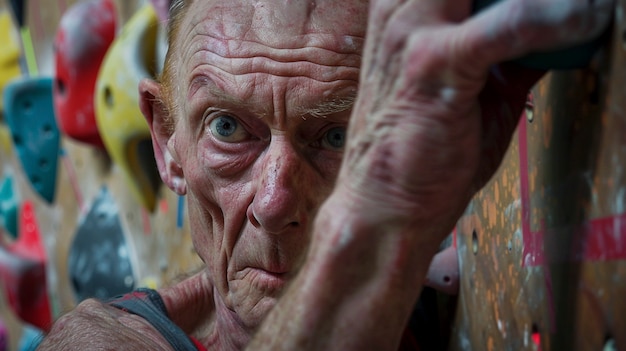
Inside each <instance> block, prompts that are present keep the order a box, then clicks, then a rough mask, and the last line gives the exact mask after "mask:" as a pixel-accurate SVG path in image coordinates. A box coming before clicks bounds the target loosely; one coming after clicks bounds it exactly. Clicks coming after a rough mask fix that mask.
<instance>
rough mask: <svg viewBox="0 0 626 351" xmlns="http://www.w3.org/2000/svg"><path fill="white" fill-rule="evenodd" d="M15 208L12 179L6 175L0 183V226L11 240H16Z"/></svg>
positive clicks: (15, 198) (15, 195)
mask: <svg viewBox="0 0 626 351" xmlns="http://www.w3.org/2000/svg"><path fill="white" fill-rule="evenodd" d="M17 206H18V200H17V194H16V191H15V188H14V185H13V177H11V176H10V175H7V176H5V177H4V180H2V181H1V182H0V226H1V227H4V228H5V229H6V230H7V231H8V232H9V234H11V236H12V237H13V238H17Z"/></svg>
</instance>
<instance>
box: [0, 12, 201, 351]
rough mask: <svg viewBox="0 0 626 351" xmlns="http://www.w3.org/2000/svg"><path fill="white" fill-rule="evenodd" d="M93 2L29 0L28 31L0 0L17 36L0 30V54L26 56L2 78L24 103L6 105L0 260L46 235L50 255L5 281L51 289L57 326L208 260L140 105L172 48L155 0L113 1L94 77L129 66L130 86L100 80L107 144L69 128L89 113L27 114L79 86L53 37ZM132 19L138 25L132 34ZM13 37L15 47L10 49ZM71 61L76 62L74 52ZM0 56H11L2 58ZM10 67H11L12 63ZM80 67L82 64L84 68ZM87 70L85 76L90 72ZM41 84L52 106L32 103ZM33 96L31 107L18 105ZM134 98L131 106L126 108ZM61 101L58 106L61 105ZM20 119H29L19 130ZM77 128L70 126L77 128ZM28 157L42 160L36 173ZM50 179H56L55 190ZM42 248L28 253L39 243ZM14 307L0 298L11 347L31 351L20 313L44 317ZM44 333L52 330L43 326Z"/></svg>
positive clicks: (1, 113)
mask: <svg viewBox="0 0 626 351" xmlns="http://www.w3.org/2000/svg"><path fill="white" fill-rule="evenodd" d="M88 1H92V0H84V1H71V0H68V1H63V0H54V1H52V0H39V1H36V0H30V1H24V2H23V3H24V22H23V25H22V27H21V28H20V26H19V24H18V23H17V20H16V18H15V16H14V15H13V13H12V8H11V7H10V4H9V1H8V0H0V31H9V32H10V33H9V34H8V35H7V36H4V34H3V33H0V35H2V38H3V39H2V40H3V42H2V43H0V46H2V47H3V50H4V48H5V47H9V46H5V45H8V44H16V45H17V49H18V50H19V51H18V52H17V55H18V56H17V60H18V62H17V66H15V65H13V66H10V67H11V69H12V70H10V71H7V69H8V68H7V67H9V66H7V65H1V64H2V63H3V62H0V70H1V71H0V78H4V77H7V76H10V78H11V79H8V82H3V80H0V91H3V92H4V93H6V92H8V91H11V90H12V89H15V91H16V93H15V94H16V96H17V98H14V99H12V100H13V101H19V103H17V102H16V103H15V106H11V104H9V106H6V105H5V106H2V105H0V218H2V220H1V221H0V228H2V229H0V239H1V241H0V244H1V245H0V247H4V248H6V251H7V254H6V255H5V256H6V257H5V258H4V261H3V258H2V257H0V263H3V264H4V263H6V264H5V266H7V267H9V268H10V267H16V264H15V262H20V261H19V260H20V259H21V258H22V257H23V256H24V255H21V253H20V252H18V251H19V250H18V249H15V248H14V247H23V246H24V245H22V244H20V245H17V243H22V242H24V240H23V239H22V238H24V237H25V234H24V233H25V230H26V228H27V227H28V228H36V229H37V232H36V233H35V234H38V235H35V234H33V235H35V237H38V238H39V242H40V244H41V247H42V248H43V249H44V250H43V254H40V255H39V256H41V257H35V256H36V255H35V256H33V257H30V259H27V260H25V261H24V262H26V263H24V264H23V265H22V266H24V267H27V268H28V269H26V268H25V269H20V270H19V272H17V273H15V272H14V273H10V272H9V273H6V272H5V273H6V274H5V275H3V278H2V279H0V283H1V284H2V285H4V286H5V288H6V286H7V285H11V286H21V285H19V284H17V282H22V281H26V282H29V284H30V285H28V288H27V289H26V288H25V289H22V290H19V291H18V293H19V294H18V295H19V296H22V297H23V296H25V295H24V291H30V289H39V290H41V291H43V292H44V293H45V294H46V297H47V299H48V303H49V306H48V307H49V308H48V310H49V314H50V316H49V317H50V318H52V319H54V318H56V317H58V316H59V315H60V314H62V313H63V312H64V311H67V310H69V309H71V308H72V307H74V306H75V305H76V304H77V303H78V302H79V301H80V300H82V299H83V298H86V297H90V296H96V297H107V296H110V295H111V294H115V293H117V292H120V291H126V290H129V289H132V288H136V287H140V286H149V287H159V286H162V285H163V284H165V283H166V282H168V281H171V280H173V279H175V278H176V277H178V276H180V275H184V274H185V273H187V272H189V271H191V270H193V269H195V268H196V267H197V266H199V264H200V260H199V259H198V258H197V256H196V255H195V254H193V253H194V250H193V247H192V244H191V240H190V236H189V230H188V224H187V223H186V221H185V214H184V210H185V209H184V204H183V202H182V201H181V199H179V198H178V196H177V195H175V194H174V193H173V192H171V191H170V190H169V189H168V188H167V187H165V186H163V185H162V184H161V182H160V180H159V178H158V174H157V172H156V169H155V165H154V158H153V156H152V155H151V153H152V149H151V143H150V141H149V136H147V133H146V131H147V130H148V129H147V124H146V123H145V122H144V121H143V117H142V116H141V115H140V113H139V109H138V106H137V105H136V100H137V96H136V94H137V89H136V86H137V85H136V84H137V81H133V79H134V80H138V79H140V78H142V77H146V76H154V75H155V74H156V72H158V71H159V69H160V66H159V63H160V62H162V57H163V55H162V53H163V50H164V40H163V34H162V31H163V26H162V22H160V21H159V20H158V18H157V16H156V15H155V13H154V11H153V9H152V8H151V5H150V3H149V2H147V1H113V0H110V3H111V4H113V5H114V12H113V15H114V16H115V22H116V27H115V32H114V40H113V42H112V43H111V45H110V46H108V47H107V48H106V55H107V56H106V57H105V58H103V59H102V63H101V64H100V66H99V67H95V71H94V72H98V73H100V71H101V70H102V69H103V67H104V66H105V65H106V66H108V68H107V69H109V70H115V69H116V68H119V69H120V70H124V69H126V72H125V76H126V77H130V78H129V80H128V81H126V82H120V81H116V80H111V79H109V78H110V75H100V74H98V75H97V76H94V77H96V78H94V79H96V80H97V81H96V82H95V86H94V87H93V89H94V91H93V105H94V107H93V109H94V110H95V113H96V114H97V115H98V117H99V118H96V121H95V122H97V124H98V126H99V128H100V130H99V135H98V139H102V140H103V141H102V140H101V141H99V142H97V141H96V142H94V141H93V140H92V139H88V138H83V140H81V139H80V138H81V137H80V136H79V135H77V134H80V133H81V132H82V131H86V127H81V128H82V129H80V128H79V129H75V130H73V131H72V130H70V129H71V128H69V127H68V124H67V123H68V120H69V119H71V118H76V119H78V118H79V116H82V115H81V114H80V113H71V114H68V115H67V116H65V117H66V120H61V119H60V117H59V115H60V114H56V116H55V117H56V118H54V119H52V122H51V123H48V124H46V125H41V126H39V125H37V123H43V122H37V121H41V120H42V117H37V118H36V119H33V120H30V119H29V118H34V117H32V116H30V117H29V113H30V111H39V110H36V109H39V108H41V109H44V110H45V111H48V113H53V111H51V107H50V106H51V104H52V102H51V101H52V100H51V96H52V95H54V94H57V95H58V94H64V93H67V94H70V93H72V90H71V89H72V87H73V86H72V84H78V83H76V82H73V83H72V82H69V83H68V84H67V85H66V86H61V85H60V84H61V83H60V82H59V79H58V77H56V75H57V73H58V72H57V69H56V68H55V60H57V61H58V60H59V51H58V50H60V48H61V45H60V44H59V42H57V45H56V46H57V47H56V48H55V40H58V38H55V37H56V36H57V35H58V32H59V30H60V23H61V19H62V18H63V17H64V15H65V14H66V13H68V12H69V11H70V10H71V9H72V8H74V7H75V6H76V5H78V4H79V3H84V2H88ZM93 1H94V2H95V1H97V0H93ZM103 1H107V0H103ZM2 14H4V15H5V17H8V18H10V20H11V21H10V26H9V27H6V26H2V23H3V22H2ZM98 15H99V14H98V13H95V14H94V13H93V12H92V13H91V14H90V16H91V17H90V18H88V19H87V21H85V20H83V22H87V23H89V21H91V22H93V21H95V20H98V18H95V19H94V18H93V17H94V16H98ZM79 16H80V13H79V12H77V14H75V15H74V22H72V23H74V24H72V25H69V27H68V28H69V29H67V31H70V30H71V29H72V26H76V22H79V21H78V17H79ZM132 22H134V23H135V24H132V25H131V26H132V28H130V29H129V28H128V25H129V23H132ZM7 28H8V29H7ZM25 29H26V30H29V32H30V40H31V42H32V51H31V53H29V51H28V49H27V47H28V45H27V44H25V43H24V39H23V38H24V36H23V35H22V36H21V35H20V32H21V33H24V32H25ZM137 33H139V34H137ZM65 34H66V35H65V38H66V39H67V38H72V40H75V42H68V43H65V44H67V45H66V46H65V47H63V48H62V50H79V49H80V48H81V46H80V45H85V44H84V43H82V44H81V43H80V40H81V38H80V36H78V37H76V36H73V37H72V36H71V35H68V34H67V33H65ZM133 35H135V37H134V38H133V37H132V36H133ZM5 37H6V38H9V39H7V40H9V41H5V39H4V38H5ZM92 39H93V38H92ZM92 42H93V40H92ZM145 43H151V45H147V44H145ZM114 46H117V47H119V48H118V49H117V51H118V52H123V51H125V50H126V51H129V52H131V53H132V52H134V53H136V54H138V55H139V56H141V57H142V58H143V60H139V61H137V62H135V63H134V65H129V64H127V63H128V61H124V59H125V58H124V57H123V56H120V55H122V54H121V53H117V54H111V51H112V48H113V47H114ZM131 46H132V47H131ZM55 50H56V51H55ZM138 50H139V51H138ZM65 55H66V56H68V57H70V56H71V55H74V56H72V57H75V55H76V54H75V53H65ZM26 56H29V57H28V58H27V57H26ZM1 59H3V56H1V55H0V60H1ZM7 60H9V61H10V62H12V63H14V62H13V61H12V60H13V57H10V58H9V59H7ZM27 61H29V62H27ZM33 62H35V65H34V66H33ZM29 64H30V66H29ZM72 64H73V65H76V66H80V64H79V63H76V62H73V63H72ZM15 67H17V71H16V68H15ZM33 68H35V69H33ZM90 69H94V68H93V67H91V68H90ZM5 72H9V73H5ZM79 73H80V74H81V76H86V74H85V72H79ZM107 79H108V80H107ZM55 84H56V85H55ZM33 85H37V86H38V87H40V88H41V89H42V90H38V91H40V92H41V95H42V96H46V99H47V100H46V99H44V98H41V99H40V98H36V97H35V96H39V95H33V91H35V90H34V89H35V88H33V87H32V86H33ZM128 85H132V89H128V88H127V86H128ZM92 86H93V84H92ZM80 88H81V89H84V88H82V87H80ZM24 89H25V90H24ZM22 90H24V91H25V92H24V93H22ZM51 94H52V95H51ZM57 95H55V98H56V97H57ZM24 96H25V97H26V98H25V100H20V99H23V98H24ZM99 100H100V101H101V102H99ZM133 102H135V103H134V108H130V107H128V106H127V105H128V104H133ZM54 103H55V104H56V106H55V107H56V108H58V106H59V102H58V100H54ZM99 103H101V105H98V104H99ZM70 107H72V105H71V104H70ZM69 109H70V110H71V108H69ZM66 110H67V108H66ZM111 114H115V115H118V117H117V119H111V117H109V115H111ZM31 115H32V113H31ZM53 115H54V113H53ZM16 116H18V117H19V118H16ZM68 116H69V117H68ZM119 116H121V117H119ZM80 118H82V117H80ZM92 118H93V117H92ZM13 121H26V122H24V123H22V124H23V125H21V126H20V125H16V123H13ZM55 121H56V122H57V123H56V124H55V123H54V122H55ZM76 121H77V120H76ZM76 121H74V122H69V123H76V125H79V124H80V123H79V122H76ZM59 122H61V123H59ZM63 123H64V124H63ZM18 124H19V123H18ZM83 125H84V124H83ZM124 131H127V132H126V133H124ZM55 135H58V139H59V141H58V143H56V144H55V143H54V142H52V141H54V138H53V136H55ZM48 137H50V138H48ZM46 138H48V139H46ZM44 139H45V140H49V141H50V142H49V143H48V144H42V145H43V146H41V145H40V146H38V147H30V146H31V145H32V142H34V141H35V140H44ZM28 160H37V161H36V162H34V163H33V164H31V165H30V166H28V165H27V164H28V162H29V161H28ZM31 163H32V162H31ZM38 176H39V178H37V177H38ZM51 179H52V180H54V181H53V182H50V180H51ZM46 181H48V183H51V184H52V185H49V184H46ZM146 189H147V190H146ZM145 194H150V195H151V197H146V196H145ZM28 206H29V207H28ZM25 208H30V210H28V213H29V214H30V215H29V216H30V217H28V218H30V220H31V222H29V223H30V226H27V225H25V224H22V222H24V219H23V218H22V217H23V214H24V213H26V212H25V210H24V209H25ZM9 222H10V223H15V225H13V226H12V230H8V229H7V228H5V227H6V225H2V224H3V223H4V224H9ZM33 226H35V227H33ZM31 232H32V230H31ZM33 235H31V236H33ZM35 241H37V240H35ZM36 244H37V243H35V244H33V245H31V246H33V247H36V246H37V245H36ZM27 246H28V245H27ZM24 247H25V246H24ZM26 251H28V250H26ZM16 252H17V253H16ZM26 256H27V257H28V255H26ZM31 261H33V262H37V264H34V263H31ZM7 262H8V263H7ZM11 262H13V263H11ZM0 265H2V264H0ZM22 266H19V267H22ZM31 266H33V267H35V268H36V269H39V268H40V267H44V271H45V277H39V278H37V279H36V282H35V280H33V278H29V277H30V276H27V277H26V276H24V274H22V273H23V272H31V271H33V270H34V271H37V270H36V269H35V268H30V267H31ZM4 270H5V271H7V270H8V271H10V269H4ZM20 272H21V273H20ZM20 274H21V275H22V276H20ZM7 277H8V278H7ZM4 290H6V289H4ZM37 298H38V299H40V298H39V297H37ZM22 300H24V299H22ZM30 303H32V300H31V301H30ZM11 304H13V305H16V304H17V305H20V304H21V305H27V304H29V301H21V302H20V301H18V302H15V301H13V302H11V301H9V299H8V298H7V297H6V296H5V294H0V320H2V324H3V325H5V326H6V328H5V329H8V331H9V332H8V341H9V347H8V348H7V349H8V350H17V349H22V347H23V346H24V345H23V344H22V343H23V341H24V338H26V337H27V334H29V335H30V332H29V330H30V328H31V326H33V323H32V322H29V321H28V318H30V320H33V318H35V317H33V316H31V317H26V318H27V321H26V322H24V318H25V317H24V316H23V315H26V314H30V315H33V314H34V315H41V314H42V313H43V312H42V311H43V310H45V309H40V310H39V311H25V308H24V307H21V314H22V315H18V313H16V311H15V310H14V307H15V306H11ZM18 307H19V306H18ZM18 309H19V308H18ZM35 321H36V318H35ZM36 324H42V323H40V322H36ZM1 326H2V325H0V327H1ZM35 327H38V328H45V325H39V326H37V325H35ZM0 334H2V328H0ZM1 338H2V335H0V339H1ZM1 349H2V341H1V340H0V350H1Z"/></svg>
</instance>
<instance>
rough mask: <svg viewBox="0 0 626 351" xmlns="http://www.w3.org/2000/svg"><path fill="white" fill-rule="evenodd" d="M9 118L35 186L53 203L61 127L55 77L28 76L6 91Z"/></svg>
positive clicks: (25, 165) (40, 193)
mask: <svg viewBox="0 0 626 351" xmlns="http://www.w3.org/2000/svg"><path fill="white" fill-rule="evenodd" d="M4 107H5V112H6V113H5V118H6V121H7V124H8V125H9V129H10V130H11V136H12V138H13V144H14V147H15V149H16V150H17V154H18V156H19V159H20V162H21V164H22V167H23V169H24V171H25V173H26V175H27V176H28V180H29V181H30V183H31V185H32V187H33V189H34V190H35V191H36V192H37V193H39V195H41V197H42V198H43V199H44V200H46V201H47V202H48V203H52V201H53V199H54V194H55V188H56V177H57V160H58V154H59V144H60V137H59V130H58V128H57V126H56V121H55V118H54V109H53V106H52V79H51V78H49V77H48V78H25V79H20V80H17V81H13V82H11V83H9V84H8V85H7V86H6V88H5V90H4Z"/></svg>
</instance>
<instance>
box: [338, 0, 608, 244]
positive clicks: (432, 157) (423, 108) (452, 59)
mask: <svg viewBox="0 0 626 351" xmlns="http://www.w3.org/2000/svg"><path fill="white" fill-rule="evenodd" d="M471 5H472V3H471V1H470V0H461V1H458V0H419V1H399V0H395V1H391V0H378V1H372V3H371V8H370V22H369V24H368V34H367V37H366V39H367V41H366V47H365V52H364V61H363V65H362V71H361V85H360V92H359V98H358V100H357V105H356V108H355V111H354V113H353V119H352V121H351V123H352V124H351V126H350V129H349V133H348V134H349V138H348V140H349V143H348V145H347V149H346V158H345V160H344V167H343V169H342V172H341V175H340V178H339V184H340V185H341V186H342V187H345V188H347V189H348V191H347V192H348V193H350V194H353V196H354V197H356V198H359V199H365V200H366V201H368V202H369V203H370V204H371V206H372V208H373V209H377V210H376V211H373V213H379V214H380V215H381V216H385V215H386V216H390V218H388V220H394V221H395V220H405V221H406V219H411V220H413V219H414V220H429V221H431V223H441V221H443V222H444V223H445V222H447V223H448V226H450V225H451V224H453V222H454V221H456V217H457V216H458V215H459V214H460V213H461V211H463V209H464V208H465V206H466V205H467V202H468V201H469V199H470V198H471V196H472V195H473V194H474V192H475V191H476V190H478V189H479V188H480V187H481V186H483V185H484V184H485V183H486V181H487V180H488V179H489V178H490V177H491V176H492V175H493V173H494V172H495V170H496V169H497V167H498V166H499V164H500V162H501V159H502V157H503V155H504V152H505V151H506V149H507V147H508V144H509V141H510V138H511V135H512V133H513V131H514V129H515V127H516V125H517V121H518V118H519V116H520V114H521V111H522V109H523V107H524V104H525V101H526V96H527V94H528V90H529V89H530V88H531V87H532V85H533V84H534V83H535V82H536V80H537V79H538V78H540V77H541V75H542V73H543V72H538V71H530V70H526V69H522V68H521V67H516V66H514V65H512V64H499V63H501V62H505V61H508V60H511V59H514V58H517V57H519V56H522V55H525V54H527V53H529V52H533V51H537V50H545V49H553V48H560V47H563V46H568V45H572V44H576V43H580V42H583V41H585V40H589V39H590V38H593V37H595V36H597V35H598V34H599V33H601V31H602V30H603V29H604V28H606V26H607V25H608V22H609V20H610V18H611V12H612V9H613V1H612V0H597V1H587V0H506V1H502V2H500V3H498V4H496V5H494V6H492V7H491V8H489V9H487V10H485V11H484V12H482V13H480V14H478V15H476V16H474V17H469V16H470V10H471ZM383 209H387V210H385V211H384V212H383V211H381V210H383ZM381 212H382V213H381ZM448 229H449V228H448ZM447 232H448V231H447V230H442V231H441V237H438V238H435V239H436V240H437V241H440V240H441V239H443V237H444V236H445V235H446V234H447Z"/></svg>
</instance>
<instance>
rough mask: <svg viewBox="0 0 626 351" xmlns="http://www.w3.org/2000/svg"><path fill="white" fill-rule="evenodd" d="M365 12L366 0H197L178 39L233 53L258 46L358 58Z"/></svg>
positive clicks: (183, 24)
mask: <svg viewBox="0 0 626 351" xmlns="http://www.w3.org/2000/svg"><path fill="white" fill-rule="evenodd" d="M367 11H368V2H367V1H365V0H343V1H337V0H257V1H254V0H196V1H194V2H193V4H192V5H191V7H190V8H189V11H188V12H187V16H186V18H185V20H184V21H183V23H182V28H181V29H182V30H181V31H180V33H181V34H182V38H179V39H182V41H181V42H180V44H181V45H185V42H186V40H185V38H184V37H185V35H188V36H189V37H188V38H187V39H191V37H193V36H194V35H206V36H210V37H213V38H214V39H217V40H221V41H224V42H229V48H228V49H229V50H236V49H237V47H236V44H233V43H236V42H254V43H259V44H262V45H265V46H268V47H271V48H281V49H288V48H300V47H303V46H315V47H320V48H324V49H327V50H331V51H335V52H340V53H360V51H361V50H362V44H363V40H362V39H363V37H364V36H365V28H366V21H367ZM188 44H189V43H188ZM183 51H184V48H183Z"/></svg>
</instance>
